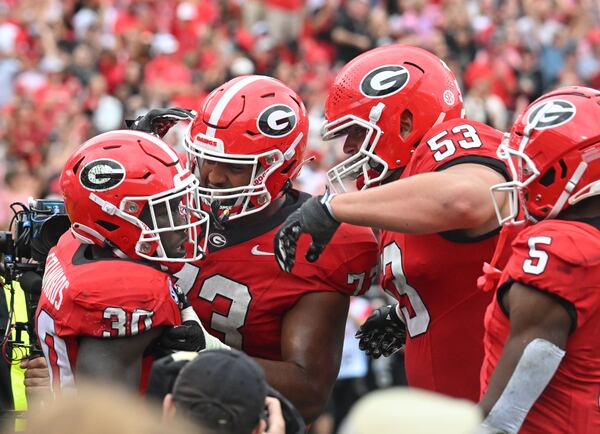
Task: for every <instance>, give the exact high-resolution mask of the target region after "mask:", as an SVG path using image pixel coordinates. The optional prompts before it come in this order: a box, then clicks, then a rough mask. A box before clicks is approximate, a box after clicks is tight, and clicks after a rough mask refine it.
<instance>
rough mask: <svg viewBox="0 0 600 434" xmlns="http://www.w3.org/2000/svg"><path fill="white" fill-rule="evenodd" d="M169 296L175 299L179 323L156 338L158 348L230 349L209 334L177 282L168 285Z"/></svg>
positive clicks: (190, 349) (183, 349) (182, 349)
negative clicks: (179, 316) (178, 312)
mask: <svg viewBox="0 0 600 434" xmlns="http://www.w3.org/2000/svg"><path fill="white" fill-rule="evenodd" d="M170 290H171V297H173V299H174V300H176V302H177V304H178V305H179V310H180V311H181V325H178V326H175V327H171V328H170V329H168V330H167V331H165V332H164V333H163V334H162V336H161V338H160V339H159V340H158V348H160V349H163V350H165V349H166V350H177V351H196V352H198V351H202V350H212V349H217V348H225V349H230V347H229V346H228V345H225V344H224V343H222V342H221V341H220V340H219V339H217V338H215V337H214V336H212V335H211V334H209V333H208V332H207V331H206V329H205V328H204V326H203V325H202V322H201V321H200V318H198V314H196V312H195V311H194V309H193V307H192V305H191V303H190V302H189V300H188V298H187V296H186V295H185V293H184V292H183V291H182V289H181V288H180V287H179V285H177V284H172V285H171V286H170Z"/></svg>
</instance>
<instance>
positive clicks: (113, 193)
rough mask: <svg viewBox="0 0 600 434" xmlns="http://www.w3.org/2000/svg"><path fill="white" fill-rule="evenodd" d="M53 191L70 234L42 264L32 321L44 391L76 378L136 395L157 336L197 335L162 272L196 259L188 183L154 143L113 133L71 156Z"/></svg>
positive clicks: (197, 216) (201, 217)
mask: <svg viewBox="0 0 600 434" xmlns="http://www.w3.org/2000/svg"><path fill="white" fill-rule="evenodd" d="M60 186H61V189H62V192H63V196H64V200H65V207H66V210H67V213H68V216H69V219H70V221H71V230H70V231H68V232H66V233H65V234H64V235H63V236H62V237H61V238H60V240H59V242H58V244H57V245H56V246H55V247H54V248H53V249H52V250H51V251H50V253H49V255H48V258H47V261H46V267H45V274H44V279H43V284H42V295H41V298H40V302H39V306H38V310H37V317H36V319H37V332H38V336H39V340H40V343H41V346H42V349H43V352H44V356H45V359H46V361H47V364H48V367H49V371H50V377H51V380H52V383H53V386H54V390H55V391H57V390H59V389H60V388H64V387H71V386H73V385H74V382H75V379H76V377H77V376H78V375H80V374H83V375H88V376H94V377H101V378H105V379H109V380H111V381H118V382H120V383H121V384H125V385H128V386H131V387H137V386H138V385H139V384H140V375H141V374H140V373H141V366H142V355H143V353H144V351H145V350H146V349H147V348H148V347H149V346H150V344H152V343H153V342H154V341H155V340H156V339H157V338H158V337H159V336H160V334H161V332H162V331H163V329H165V328H166V327H169V326H176V325H180V324H181V322H182V319H183V321H184V324H186V326H180V327H183V328H184V331H185V330H187V329H192V330H193V329H196V330H197V329H198V328H199V327H200V325H199V324H197V316H195V315H194V314H193V310H192V309H191V308H189V307H187V309H184V310H183V311H182V312H181V314H180V307H185V306H180V303H183V302H184V300H183V297H182V294H178V291H177V288H176V287H175V286H174V285H173V282H172V280H171V277H170V275H169V274H168V273H167V272H166V271H168V266H171V267H172V266H173V265H174V264H182V263H184V262H186V261H197V260H198V259H200V258H201V257H203V255H204V250H203V243H202V240H203V236H206V233H205V231H203V225H205V224H206V221H207V219H208V215H207V214H206V213H205V212H203V211H200V210H198V209H195V208H194V207H195V206H197V204H198V203H199V202H198V201H199V198H198V190H197V189H198V180H197V179H196V178H195V177H194V176H193V175H192V173H190V171H189V170H187V169H186V168H184V167H183V166H182V165H181V164H180V162H179V159H178V157H177V154H176V153H175V152H173V151H172V150H171V148H169V146H168V145H166V144H165V143H164V142H162V141H161V140H159V139H158V138H156V137H153V136H151V135H149V134H146V133H142V132H138V131H114V132H109V133H104V134H101V135H99V136H96V137H94V138H92V139H90V140H88V141H87V142H86V143H84V144H83V145H82V146H81V147H79V148H78V149H77V150H76V151H75V153H74V154H73V155H72V156H71V157H70V158H69V160H68V161H67V163H66V165H65V167H64V169H63V172H62V174H61V178H60ZM188 244H189V246H190V247H186V246H187V245H188ZM186 249H189V252H188V253H189V254H188V255H187V256H186ZM179 268H181V267H179ZM189 321H192V322H194V323H195V324H196V326H195V327H192V326H191V325H190V322H189ZM179 331H180V330H179ZM188 331H189V330H188ZM198 339H200V340H202V339H204V336H203V334H202V333H200V334H199V335H198ZM167 340H168V339H167ZM196 344H197V345H198V347H202V348H203V347H204V346H206V345H205V342H200V341H198V340H197V342H196Z"/></svg>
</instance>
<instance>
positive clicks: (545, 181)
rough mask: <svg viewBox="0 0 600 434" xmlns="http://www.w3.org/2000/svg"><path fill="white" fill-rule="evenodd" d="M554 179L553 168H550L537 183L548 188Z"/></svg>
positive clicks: (554, 172)
mask: <svg viewBox="0 0 600 434" xmlns="http://www.w3.org/2000/svg"><path fill="white" fill-rule="evenodd" d="M555 178H556V170H555V169H554V167H551V168H550V169H548V170H547V171H546V173H544V175H542V177H541V178H540V180H539V183H540V184H541V185H543V186H544V187H548V186H550V185H551V184H552V183H553V182H554V179H555Z"/></svg>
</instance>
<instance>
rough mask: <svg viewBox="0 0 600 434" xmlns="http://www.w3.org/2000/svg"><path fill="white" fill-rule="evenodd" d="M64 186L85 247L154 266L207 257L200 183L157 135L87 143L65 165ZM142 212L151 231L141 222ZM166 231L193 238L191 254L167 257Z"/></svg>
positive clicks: (103, 137) (111, 136)
mask: <svg viewBox="0 0 600 434" xmlns="http://www.w3.org/2000/svg"><path fill="white" fill-rule="evenodd" d="M60 186H61V189H62V192H63V196H64V199H65V208H66V210H67V214H68V215H69V219H70V220H71V231H72V232H73V234H74V235H75V236H76V237H77V238H78V239H79V240H80V241H82V242H84V243H87V244H97V245H99V246H109V247H112V248H113V249H115V252H116V253H117V254H119V255H121V256H123V255H124V256H127V257H129V258H145V259H148V260H151V261H162V262H191V261H196V260H199V259H201V258H202V257H203V256H204V251H205V247H206V239H207V236H208V234H207V230H208V227H207V226H208V225H206V223H207V221H208V214H207V213H205V212H204V211H199V210H198V209H195V208H199V207H198V204H199V203H200V202H199V197H198V190H197V188H198V180H197V179H196V177H195V176H194V175H193V174H192V173H191V172H190V171H189V170H187V169H185V168H184V167H183V166H182V165H181V164H180V162H179V159H178V157H177V154H176V153H175V152H174V151H173V150H172V149H171V148H170V147H169V146H168V145H167V144H165V143H164V142H162V141H161V140H160V139H158V138H156V137H154V136H152V135H150V134H146V133H142V132H139V131H130V130H124V131H112V132H108V133H103V134H100V135H98V136H96V137H94V138H92V139H90V140H88V141H87V142H85V143H84V144H83V145H82V146H80V147H79V148H78V149H77V150H76V151H75V153H74V154H73V155H71V157H70V158H69V160H68V161H67V163H66V164H65V167H64V168H63V172H62V174H61V177H60ZM143 213H144V215H145V216H147V217H145V218H146V219H147V220H151V226H150V225H149V224H147V223H144V222H143V221H142V220H141V219H140V215H142V214H143ZM177 213H179V214H180V215H179V216H178V215H177ZM202 226H205V227H202ZM165 232H177V233H182V235H183V234H187V238H188V241H189V246H186V247H187V248H188V249H189V250H188V252H187V253H188V255H187V256H186V255H184V254H178V255H177V256H174V255H173V256H169V255H168V254H167V252H166V251H165V248H164V246H163V242H162V241H161V238H160V235H161V234H162V233H165ZM202 237H204V240H203V241H202ZM179 241H183V240H181V239H180V240H179ZM182 249H183V246H179V250H180V252H178V253H181V251H182Z"/></svg>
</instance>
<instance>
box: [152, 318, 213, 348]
mask: <svg viewBox="0 0 600 434" xmlns="http://www.w3.org/2000/svg"><path fill="white" fill-rule="evenodd" d="M158 346H159V347H160V348H162V349H168V350H175V351H194V352H198V351H202V350H203V349H205V348H206V338H205V337H204V330H202V327H200V324H198V323H197V322H196V321H184V323H183V324H181V325H178V326H175V327H171V328H169V329H167V330H166V331H165V332H164V333H163V334H162V336H161V337H160V339H159V341H158Z"/></svg>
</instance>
